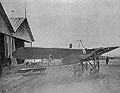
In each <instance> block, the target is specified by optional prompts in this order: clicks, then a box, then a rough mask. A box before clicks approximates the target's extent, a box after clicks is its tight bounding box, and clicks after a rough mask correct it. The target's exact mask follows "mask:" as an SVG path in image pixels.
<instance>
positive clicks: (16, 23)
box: [9, 17, 25, 32]
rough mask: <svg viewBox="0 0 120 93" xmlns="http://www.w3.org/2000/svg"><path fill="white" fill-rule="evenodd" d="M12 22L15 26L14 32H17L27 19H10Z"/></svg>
mask: <svg viewBox="0 0 120 93" xmlns="http://www.w3.org/2000/svg"><path fill="white" fill-rule="evenodd" d="M9 19H10V22H11V24H12V26H13V29H14V31H15V32H16V31H17V29H18V28H19V26H20V25H21V23H22V22H23V21H24V20H25V18H23V17H22V18H9Z"/></svg>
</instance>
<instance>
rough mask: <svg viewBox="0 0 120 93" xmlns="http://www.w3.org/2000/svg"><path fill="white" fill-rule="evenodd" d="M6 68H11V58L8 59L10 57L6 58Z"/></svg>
mask: <svg viewBox="0 0 120 93" xmlns="http://www.w3.org/2000/svg"><path fill="white" fill-rule="evenodd" d="M8 66H9V69H10V68H11V57H10V55H9V57H8Z"/></svg>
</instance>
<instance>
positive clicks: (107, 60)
mask: <svg viewBox="0 0 120 93" xmlns="http://www.w3.org/2000/svg"><path fill="white" fill-rule="evenodd" d="M108 63H109V57H108V56H107V57H106V65H108Z"/></svg>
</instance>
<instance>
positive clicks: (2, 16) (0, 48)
mask: <svg viewBox="0 0 120 93" xmlns="http://www.w3.org/2000/svg"><path fill="white" fill-rule="evenodd" d="M13 33H14V29H13V27H12V25H11V23H10V21H9V19H8V17H7V15H6V13H5V11H4V9H3V7H2V4H1V3H0V58H1V63H2V65H3V66H6V65H7V58H8V56H9V55H11V54H12V37H11V35H12V34H13Z"/></svg>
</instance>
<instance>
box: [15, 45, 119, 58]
mask: <svg viewBox="0 0 120 93" xmlns="http://www.w3.org/2000/svg"><path fill="white" fill-rule="evenodd" d="M116 48H119V47H118V46H116V47H106V48H95V49H87V53H88V54H91V53H92V52H95V53H99V54H104V53H107V52H109V51H111V50H114V49H116ZM71 54H75V55H81V54H82V49H69V48H39V47H22V48H18V49H17V50H16V51H14V52H13V57H14V58H17V59H48V58H49V56H50V55H51V56H52V59H61V58H64V57H67V56H69V55H71ZM87 56H88V57H89V56H90V55H87ZM81 58H82V59H85V58H87V57H86V55H84V56H82V57H81Z"/></svg>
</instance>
